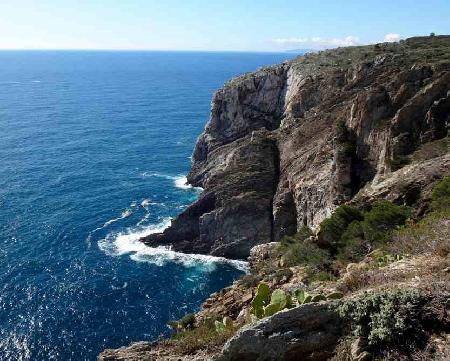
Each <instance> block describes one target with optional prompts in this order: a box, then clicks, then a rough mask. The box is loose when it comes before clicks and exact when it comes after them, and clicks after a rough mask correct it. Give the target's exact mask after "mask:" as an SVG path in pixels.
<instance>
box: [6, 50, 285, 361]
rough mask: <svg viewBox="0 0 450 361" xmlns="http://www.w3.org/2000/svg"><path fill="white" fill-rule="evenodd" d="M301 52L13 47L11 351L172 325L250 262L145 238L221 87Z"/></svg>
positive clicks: (75, 355)
mask: <svg viewBox="0 0 450 361" xmlns="http://www.w3.org/2000/svg"><path fill="white" fill-rule="evenodd" d="M292 56H293V55H292V54H257V53H189V52H83V51H79V52H76V51H67V52H66V51H61V52H51V51H33V52H21V51H8V52H0V359H1V360H94V359H95V358H96V356H97V354H98V353H99V352H101V351H102V350H103V349H104V348H111V347H119V346H122V345H126V344H129V343H130V342H132V341H139V340H153V339H156V338H157V337H159V336H160V335H166V334H167V333H168V332H169V330H168V328H167V326H166V323H167V321H168V320H171V319H176V318H179V317H181V316H183V315H184V314H185V313H187V312H191V311H195V310H197V309H198V307H199V305H200V303H201V302H202V301H203V300H205V298H206V297H207V296H208V295H209V294H210V293H212V292H215V291H217V290H218V289H220V288H222V287H224V286H226V285H228V284H230V283H231V282H232V281H233V280H234V279H235V278H236V277H238V276H239V275H240V274H241V273H242V266H243V265H242V264H239V263H233V262H227V261H225V260H217V259H212V258H208V257H201V256H183V255H179V254H175V253H174V252H170V251H166V250H155V249H149V248H146V247H144V246H143V245H142V244H140V243H139V242H137V239H138V238H139V236H140V235H144V234H149V233H151V232H155V231H157V230H161V229H163V228H164V227H166V226H167V225H168V224H169V222H170V217H173V216H175V215H176V214H177V213H179V212H180V211H181V210H182V209H183V208H185V207H186V206H187V205H188V204H189V203H190V202H192V201H193V200H195V199H196V197H198V194H199V192H201V190H200V189H194V188H190V187H187V186H185V185H184V178H183V176H184V175H185V174H186V173H187V172H188V170H189V167H190V160H189V156H190V154H191V152H192V149H193V146H194V143H195V140H196V138H197V136H198V135H199V134H200V132H201V131H202V129H203V127H204V123H205V121H206V120H207V117H208V114H209V108H210V101H211V96H212V93H213V91H214V90H215V89H217V88H219V87H220V86H221V85H222V84H223V83H224V82H225V81H226V80H228V79H229V78H231V77H233V76H235V75H238V74H240V73H243V72H247V71H251V70H254V69H256V68H257V67H259V66H262V65H267V64H272V63H278V62H281V61H283V60H286V59H288V58H289V57H292Z"/></svg>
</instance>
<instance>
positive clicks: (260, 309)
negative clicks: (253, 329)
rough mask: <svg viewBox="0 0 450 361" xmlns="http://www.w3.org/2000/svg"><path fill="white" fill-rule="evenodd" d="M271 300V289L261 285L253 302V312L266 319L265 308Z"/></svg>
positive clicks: (263, 284) (264, 284)
mask: <svg viewBox="0 0 450 361" xmlns="http://www.w3.org/2000/svg"><path fill="white" fill-rule="evenodd" d="M269 300H270V288H269V286H268V285H267V284H266V283H260V284H259V285H258V287H257V288H256V294H255V297H253V300H252V308H251V312H252V313H253V314H254V315H255V316H256V317H258V318H262V317H264V307H265V306H266V305H267V304H268V303H269Z"/></svg>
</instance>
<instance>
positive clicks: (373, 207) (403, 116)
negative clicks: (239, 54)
mask: <svg viewBox="0 0 450 361" xmlns="http://www.w3.org/2000/svg"><path fill="white" fill-rule="evenodd" d="M449 128H450V36H439V37H436V36H433V37H422V38H412V39H408V40H405V41H402V42H400V43H396V44H377V45H371V46H364V47H352V48H342V49H335V50H329V51H325V52H321V53H316V54H309V55H306V56H303V57H300V58H298V59H295V60H293V61H291V62H287V63H284V64H281V65H277V66H273V67H269V68H266V69H261V70H259V71H257V72H255V73H251V74H246V75H244V76H241V77H239V78H236V79H234V80H232V81H230V82H229V83H227V84H226V85H225V86H224V87H223V88H222V89H220V90H219V91H217V92H216V94H215V95H214V98H213V102H212V109H211V117H210V120H209V122H208V123H207V125H206V127H205V130H204V132H203V133H202V135H201V136H200V137H199V139H198V141H197V144H196V147H195V151H194V154H193V163H192V170H191V172H190V174H189V177H188V180H189V182H190V183H191V184H193V185H195V186H201V187H203V189H204V191H203V193H202V195H201V197H200V198H199V199H198V200H197V201H196V202H195V203H194V204H192V205H191V206H190V207H189V208H187V209H186V210H185V211H184V212H183V213H182V214H180V215H179V216H178V217H177V218H176V219H175V220H174V221H173V222H172V225H171V227H170V228H168V229H167V230H165V231H164V232H163V233H160V234H154V235H151V236H148V237H146V238H145V239H143V240H142V241H143V242H145V243H147V244H149V245H159V244H165V245H168V244H170V245H173V247H174V248H175V249H177V250H180V251H184V252H198V253H211V254H214V255H221V256H226V257H231V258H246V257H247V256H248V255H249V254H250V257H249V258H248V260H249V265H250V269H249V274H246V275H244V276H243V277H241V278H240V279H239V280H236V281H235V282H234V283H233V284H232V285H231V286H230V287H227V288H225V289H222V290H220V291H219V292H217V293H214V294H212V295H211V296H210V297H209V298H208V299H207V300H206V301H205V302H204V303H203V304H202V305H201V308H200V311H199V312H198V313H197V314H195V315H194V314H191V315H186V316H185V317H183V319H181V320H179V321H173V322H171V323H170V324H171V327H173V328H174V331H173V334H172V337H171V338H169V339H166V340H159V341H156V342H140V343H135V344H132V345H130V346H128V347H123V348H120V349H117V350H105V351H104V352H103V353H102V354H101V355H100V356H99V360H102V361H106V360H136V361H138V360H166V361H173V360H186V361H187V360H216V361H219V360H220V361H238V360H239V361H242V360H249V361H250V360H251V361H253V360H267V361H271V360H332V361H349V360H358V361H362V360H377V361H381V360H405V361H406V360H435V361H443V360H449V359H450V333H449V330H450V237H449V234H450V146H449V145H450V140H449Z"/></svg>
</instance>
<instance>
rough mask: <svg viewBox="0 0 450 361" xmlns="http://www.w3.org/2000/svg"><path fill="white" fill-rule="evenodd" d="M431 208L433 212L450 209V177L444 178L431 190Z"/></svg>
mask: <svg viewBox="0 0 450 361" xmlns="http://www.w3.org/2000/svg"><path fill="white" fill-rule="evenodd" d="M431 199H432V203H431V207H432V208H433V209H434V210H440V209H446V208H447V209H448V208H450V177H444V178H442V180H441V181H440V182H439V183H437V184H436V185H435V186H434V188H433V193H432V194H431Z"/></svg>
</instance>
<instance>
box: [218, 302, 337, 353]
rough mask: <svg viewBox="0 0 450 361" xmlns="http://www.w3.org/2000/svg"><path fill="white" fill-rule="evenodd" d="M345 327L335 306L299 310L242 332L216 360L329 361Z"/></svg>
mask: <svg viewBox="0 0 450 361" xmlns="http://www.w3.org/2000/svg"><path fill="white" fill-rule="evenodd" d="M343 325H344V324H343V322H342V320H341V319H340V318H339V315H338V313H337V312H336V309H335V306H334V305H333V304H327V303H325V302H322V303H311V304H308V305H305V306H302V307H296V308H293V309H290V310H286V311H283V312H279V313H277V314H275V315H274V316H272V317H269V318H266V319H264V320H262V321H261V322H259V323H258V324H256V325H252V326H249V327H244V328H243V329H241V330H240V331H239V332H238V333H237V335H236V336H234V337H233V338H231V339H230V340H229V341H228V342H227V343H226V344H225V346H224V348H223V351H222V355H221V357H219V358H218V359H217V360H218V361H247V360H248V361H251V360H261V361H264V360H285V361H290V360H292V361H294V360H314V361H320V360H327V359H329V358H330V357H331V356H332V354H333V351H334V349H335V348H336V345H337V344H338V342H339V339H340V338H341V337H342V334H343Z"/></svg>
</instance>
